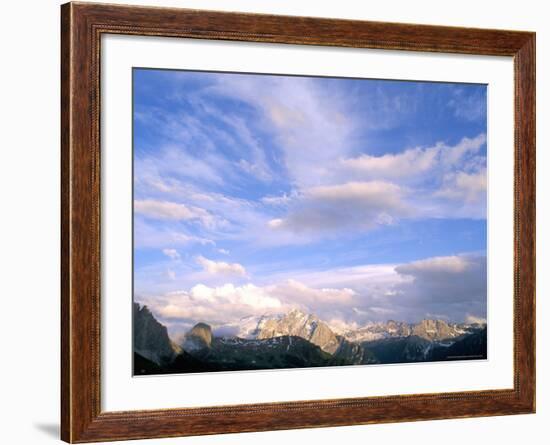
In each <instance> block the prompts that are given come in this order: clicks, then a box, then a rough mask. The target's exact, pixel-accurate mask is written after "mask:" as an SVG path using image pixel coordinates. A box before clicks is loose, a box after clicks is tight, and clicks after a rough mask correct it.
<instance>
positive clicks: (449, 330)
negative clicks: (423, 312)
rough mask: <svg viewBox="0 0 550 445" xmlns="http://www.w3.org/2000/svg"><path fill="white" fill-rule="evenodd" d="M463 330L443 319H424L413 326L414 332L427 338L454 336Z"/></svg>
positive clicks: (438, 338)
mask: <svg viewBox="0 0 550 445" xmlns="http://www.w3.org/2000/svg"><path fill="white" fill-rule="evenodd" d="M462 333H463V332H462V331H460V330H458V329H457V327H456V326H454V325H452V324H449V323H447V322H445V321H443V320H422V321H421V322H420V323H417V324H415V325H414V326H413V327H412V334H413V335H416V336H418V337H420V338H424V339H426V340H444V339H447V338H454V337H457V336H458V335H460V334H462Z"/></svg>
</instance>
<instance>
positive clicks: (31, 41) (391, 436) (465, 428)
mask: <svg viewBox="0 0 550 445" xmlns="http://www.w3.org/2000/svg"><path fill="white" fill-rule="evenodd" d="M133 2H134V3H146V4H150V5H166V6H187V7H195V8H210V9H225V10H240V11H253V12H273V13H279V14H293V15H316V16H329V17H342V18H362V19H370V20H383V21H400V22H417V23H431V24H445V25H462V26H477V27H498V28H509V29H528V30H534V31H537V33H538V35H537V42H538V47H537V51H538V54H537V57H538V58H537V78H538V79H539V84H538V88H537V115H538V125H537V127H538V132H537V141H538V147H539V150H538V159H537V163H538V170H539V172H540V174H539V175H538V176H539V180H538V190H539V199H538V218H537V220H538V227H539V230H538V234H537V239H538V254H537V257H538V267H537V270H538V277H539V278H538V301H537V316H538V329H537V336H538V348H537V349H538V351H539V354H538V360H537V365H538V377H539V378H538V392H537V399H538V403H537V411H538V413H537V414H536V415H529V416H511V417H500V418H487V419H464V420H448V421H436V422H418V423H404V424H389V425H371V426H357V427H346V428H330V429H317V430H302V431H286V432H271V433H255V434H240V435H228V436H218V437H202V438H187V439H167V440H155V441H149V443H175V444H177V443H179V444H182V445H183V444H191V443H193V444H195V443H196V444H231V443H239V444H247V443H250V444H253V443H254V444H256V443H259V442H261V443H265V444H270V443H273V444H275V443H277V444H279V443H281V442H287V443H309V442H316V443H334V442H336V441H338V442H340V441H346V442H347V443H365V442H366V441H369V442H374V443H382V442H383V443H388V444H392V443H397V442H398V441H403V440H406V441H407V442H408V443H413V444H416V443H425V442H426V440H427V438H429V437H437V438H438V440H444V441H445V442H446V443H448V444H455V443H456V444H459V443H460V444H462V443H465V442H469V443H480V442H481V441H482V440H484V439H486V440H490V441H491V442H495V443H501V444H507V443H517V442H520V441H525V440H528V441H529V442H530V443H534V444H538V443H545V442H546V441H547V437H546V434H544V432H545V431H546V430H547V425H548V422H549V421H550V401H549V400H548V396H549V394H550V391H549V388H550V380H549V378H548V376H549V375H550V359H549V358H548V355H547V353H546V355H544V354H543V351H545V350H546V351H548V345H547V343H548V339H549V338H550V327H549V326H548V324H547V323H546V318H547V317H548V315H547V314H549V313H550V307H549V304H548V302H547V300H545V298H544V296H545V295H548V292H549V291H550V287H549V285H550V281H549V280H550V278H549V276H548V273H546V274H544V271H545V270H546V269H547V268H548V264H549V262H550V258H549V257H548V255H549V252H550V244H549V235H548V232H546V233H545V232H544V229H543V222H544V221H546V219H547V217H548V212H549V206H548V202H549V200H548V198H546V199H544V198H543V194H542V190H544V189H548V188H550V179H549V175H548V174H546V172H545V171H544V166H546V165H550V162H549V161H550V159H549V156H550V155H549V154H548V150H543V149H540V147H548V145H549V143H550V140H549V137H550V130H549V129H548V126H546V128H545V126H544V122H545V121H546V122H548V120H549V119H550V105H549V100H550V86H549V85H548V83H545V80H544V79H548V78H549V74H550V73H549V72H548V68H549V67H550V65H549V63H550V50H549V49H548V47H549V44H550V30H548V26H547V23H548V18H549V14H548V13H547V12H546V11H545V10H544V9H543V8H544V3H545V2H537V1H536V0H533V1H530V0H524V1H522V2H521V7H518V3H517V1H510V2H508V1H498V2H497V1H492V2H479V1H469V0H464V1H462V2H460V5H457V4H456V3H447V4H446V3H445V2H440V1H421V0H418V1H415V2H409V1H407V0H403V1H397V0H396V1H386V2H369V3H368V4H366V3H364V2H357V1H355V0H349V1H348V0H340V1H338V2H334V1H320V0H317V1H311V2H310V1H305V0H302V1H299V0H294V1H291V0H263V1H262V2H261V3H260V2H257V1H253V0H251V1H245V0H241V1H239V0H231V1H227V0H226V1H223V0H218V1H216V0H202V1H199V0H196V1H191V0H187V1H179V2H178V1H153V0H148V1H146V2H140V1H139V0H134V1H133ZM58 5H59V2H57V1H53V0H40V1H38V0H33V1H31V0H29V1H26V2H9V3H6V5H4V7H3V11H2V16H3V18H4V20H3V26H2V28H1V32H2V36H1V37H2V38H1V39H0V42H2V43H1V45H2V56H3V57H2V69H1V70H0V80H1V83H0V85H1V86H2V90H1V91H2V93H1V94H2V95H1V100H0V105H1V107H0V110H1V111H0V113H2V116H1V117H2V119H1V122H2V126H1V127H0V128H1V133H0V135H1V141H2V143H1V148H2V151H1V155H2V162H0V169H1V171H0V193H1V200H0V203H1V205H2V220H1V221H2V223H1V228H2V230H0V258H1V264H0V265H1V270H2V275H1V280H0V283H1V286H2V287H1V289H2V296H3V300H2V302H3V306H2V309H3V310H2V322H1V323H0V329H1V338H2V346H3V347H2V366H1V368H0V369H1V371H0V373H1V375H0V385H1V387H0V389H1V392H0V394H1V395H2V396H1V398H2V403H1V404H0V409H1V413H2V414H1V415H2V429H1V431H0V435H1V437H2V441H3V442H5V443H16V444H17V443H33V444H41V443H44V442H48V441H49V442H52V441H54V440H56V437H57V434H58V433H57V430H58V427H57V424H58V413H59V383H58V380H59V253H58V251H59V248H58V246H59V9H58ZM451 5H452V6H451Z"/></svg>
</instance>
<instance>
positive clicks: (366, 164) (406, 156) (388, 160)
mask: <svg viewBox="0 0 550 445" xmlns="http://www.w3.org/2000/svg"><path fill="white" fill-rule="evenodd" d="M439 151H440V147H439V146H436V147H432V148H426V149H422V148H413V149H409V150H405V151H404V152H402V153H397V154H385V155H383V156H370V155H368V154H363V155H361V156H359V157H357V158H351V159H343V160H342V161H341V163H342V165H343V166H344V167H347V168H349V169H352V170H355V171H356V172H358V173H363V174H365V175H367V177H372V178H399V177H403V176H413V175H418V174H421V173H425V172H426V171H428V170H430V169H432V168H433V167H434V166H435V164H436V162H437V156H438V154H439Z"/></svg>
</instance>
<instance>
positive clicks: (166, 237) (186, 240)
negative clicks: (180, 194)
mask: <svg viewBox="0 0 550 445" xmlns="http://www.w3.org/2000/svg"><path fill="white" fill-rule="evenodd" d="M134 242H135V247H136V248H143V247H148V248H161V249H162V248H172V246H187V245H189V244H201V245H214V244H215V243H214V241H212V240H211V239H208V238H204V237H200V236H195V235H190V234H188V233H185V232H182V231H181V228H178V227H173V226H172V225H162V226H159V225H157V224H150V223H148V222H146V221H144V220H143V219H142V218H136V219H135V220H134Z"/></svg>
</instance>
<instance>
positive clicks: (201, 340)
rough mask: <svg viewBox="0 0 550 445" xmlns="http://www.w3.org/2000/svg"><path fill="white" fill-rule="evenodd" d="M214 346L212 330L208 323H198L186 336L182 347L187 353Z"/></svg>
mask: <svg viewBox="0 0 550 445" xmlns="http://www.w3.org/2000/svg"><path fill="white" fill-rule="evenodd" d="M210 346H212V328H211V327H210V325H208V324H206V323H197V324H196V325H195V326H193V328H192V329H191V330H190V331H189V332H188V333H187V334H186V335H185V338H184V340H183V344H182V347H183V349H184V350H186V351H196V350H199V349H205V348H210Z"/></svg>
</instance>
